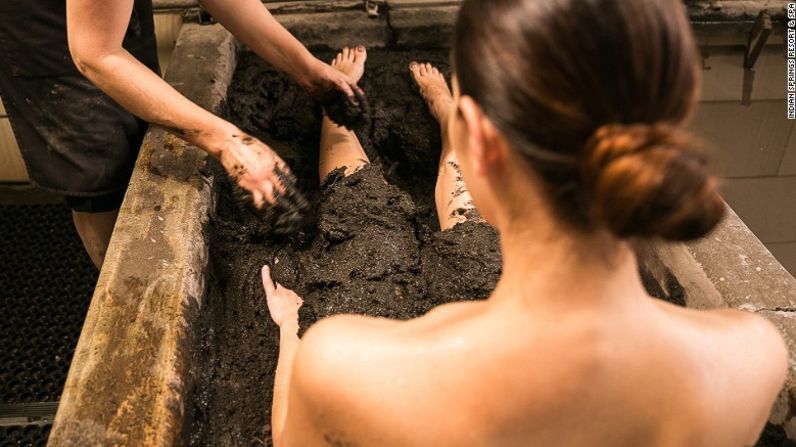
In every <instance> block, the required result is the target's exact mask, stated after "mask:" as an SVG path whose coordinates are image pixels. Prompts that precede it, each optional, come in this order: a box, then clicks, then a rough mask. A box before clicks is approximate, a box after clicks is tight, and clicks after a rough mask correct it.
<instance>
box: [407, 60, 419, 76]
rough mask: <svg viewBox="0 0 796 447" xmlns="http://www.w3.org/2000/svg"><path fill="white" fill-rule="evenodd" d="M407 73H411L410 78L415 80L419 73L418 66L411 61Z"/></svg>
mask: <svg viewBox="0 0 796 447" xmlns="http://www.w3.org/2000/svg"><path fill="white" fill-rule="evenodd" d="M409 71H410V72H411V73H412V76H413V77H414V78H415V79H417V76H418V75H419V71H420V64H418V63H417V62H414V61H413V62H412V63H410V64H409Z"/></svg>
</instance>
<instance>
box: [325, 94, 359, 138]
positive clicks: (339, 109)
mask: <svg viewBox="0 0 796 447" xmlns="http://www.w3.org/2000/svg"><path fill="white" fill-rule="evenodd" d="M321 105H322V106H323V109H324V110H325V111H326V114H327V115H329V119H330V120H332V121H334V122H335V123H337V125H339V126H343V127H345V128H346V129H348V130H360V129H362V128H364V127H365V126H366V125H367V124H368V123H369V122H370V104H369V103H368V97H367V96H365V93H364V92H361V91H359V90H356V89H354V98H349V97H348V96H346V95H345V94H344V93H343V92H341V91H339V90H332V91H329V92H326V93H325V94H324V95H323V96H322V97H321Z"/></svg>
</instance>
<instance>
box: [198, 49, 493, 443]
mask: <svg viewBox="0 0 796 447" xmlns="http://www.w3.org/2000/svg"><path fill="white" fill-rule="evenodd" d="M335 54H336V52H322V53H318V56H319V57H320V58H321V59H322V60H331V59H332V58H333V57H334V56H335ZM412 60H419V61H429V62H432V63H434V64H436V65H437V66H439V67H440V68H441V69H443V71H445V72H446V74H448V75H449V64H448V54H447V52H446V51H425V52H420V51H403V52H402V51H394V50H391V51H379V50H372V51H370V54H369V57H368V63H367V66H366V72H365V76H364V78H363V80H362V81H361V82H360V86H361V87H362V88H363V90H364V91H365V93H366V95H367V98H368V101H369V103H370V113H371V117H372V122H371V123H370V125H369V126H365V127H364V128H362V129H360V130H359V131H358V132H357V135H358V137H359V139H360V141H361V142H362V146H363V147H364V149H365V151H366V152H367V154H368V156H369V157H370V160H371V162H372V165H370V166H368V167H366V168H365V169H363V170H361V171H359V172H357V173H356V174H354V175H351V176H348V177H342V175H340V174H339V173H336V174H333V175H331V176H330V178H329V179H328V180H327V181H326V182H325V184H324V185H319V184H318V148H319V141H320V129H321V111H320V108H319V106H318V105H317V104H316V103H315V102H314V101H313V100H312V99H311V98H310V97H309V95H307V94H306V93H305V92H303V91H302V90H301V89H300V88H299V87H297V86H296V85H294V84H293V83H291V82H290V81H289V80H287V78H285V77H284V76H282V75H280V74H278V73H276V72H275V71H274V70H272V69H270V68H269V67H267V65H266V64H265V63H263V62H261V61H260V60H259V59H258V58H257V57H256V56H253V55H252V54H250V53H244V54H242V55H241V58H240V62H239V65H238V68H237V70H236V73H235V77H234V79H233V81H232V84H231V86H230V89H229V95H228V104H227V115H228V117H229V118H230V119H231V120H232V121H233V122H234V123H236V124H237V125H238V126H240V127H241V128H242V129H243V130H244V131H246V132H248V133H250V134H252V135H254V136H256V137H258V138H260V139H261V140H263V141H264V142H266V143H267V144H269V145H270V146H271V147H273V148H274V149H275V150H276V151H277V152H278V153H279V155H280V156H282V158H283V159H284V160H285V161H286V162H287V163H288V164H289V165H290V167H291V169H292V170H293V172H294V173H295V174H296V176H297V178H298V181H299V187H300V188H301V190H303V191H304V193H305V195H306V197H307V199H308V200H309V201H310V207H309V209H310V210H311V211H312V212H311V213H310V215H309V216H308V217H307V218H306V219H305V220H304V222H303V228H302V230H301V231H299V232H298V233H295V234H293V235H291V236H289V237H286V236H281V235H279V232H278V231H277V232H275V231H273V230H274V226H273V223H271V222H270V221H269V220H268V219H265V220H263V219H261V218H260V217H261V216H258V214H257V213H255V212H252V210H251V208H250V207H247V206H245V205H241V202H240V201H239V200H238V199H237V198H236V194H235V192H234V189H235V188H234V186H233V184H232V183H231V182H230V180H229V179H228V178H227V177H226V176H225V175H223V171H221V169H220V167H218V166H211V167H209V169H210V170H211V171H212V173H213V174H214V177H215V179H216V185H215V187H216V189H217V191H219V193H218V194H219V195H218V204H217V211H216V214H215V215H214V216H212V218H211V224H210V228H209V238H210V240H211V245H210V246H211V248H210V259H211V281H210V286H209V291H208V296H207V298H206V300H205V302H204V304H203V309H202V315H201V317H200V318H201V328H200V331H199V334H200V335H199V340H197V346H196V347H195V349H194V360H193V364H194V365H195V370H194V373H193V375H194V377H193V380H194V383H195V386H194V390H193V396H192V400H191V402H192V404H191V406H190V407H189V408H187V411H188V415H189V417H188V421H189V422H188V423H186V426H185V430H186V433H185V436H184V439H185V442H186V444H187V445H197V446H198V445H214V446H232V445H241V446H251V445H271V435H270V431H271V427H270V418H271V398H272V391H273V373H274V370H275V369H276V360H277V355H278V328H277V327H276V325H275V324H274V323H273V322H272V321H271V319H270V317H269V314H268V309H267V307H266V304H265V299H264V295H263V290H262V283H261V281H260V277H259V270H260V268H261V266H262V265H263V264H269V265H271V266H272V268H273V274H274V278H275V280H277V281H278V282H280V283H281V284H283V285H285V286H287V287H291V288H293V289H294V290H295V291H296V293H298V294H299V295H300V296H302V297H303V298H304V302H305V304H304V306H303V307H302V309H301V312H300V322H301V330H302V332H303V331H305V330H306V329H307V328H308V327H309V326H310V325H311V324H312V323H314V322H315V321H317V320H318V319H320V318H323V317H326V316H329V315H333V314H338V313H357V314H366V315H371V316H379V317H391V318H400V319H408V318H413V317H417V316H420V315H422V314H424V313H425V312H427V311H428V310H430V309H431V308H432V307H434V306H436V305H439V304H443V303H446V302H451V301H456V300H461V299H482V298H485V297H486V296H488V294H489V293H490V292H491V291H492V289H493V288H494V286H495V284H496V281H497V279H498V277H499V274H500V262H501V258H500V251H499V246H498V240H497V234H496V233H495V232H494V230H492V229H491V228H489V227H487V226H486V225H484V224H480V223H473V222H467V223H464V224H460V225H457V226H456V227H455V228H454V229H453V230H451V231H447V232H439V225H438V223H437V218H436V211H435V207H434V184H435V181H436V173H437V166H438V160H439V151H440V146H441V142H440V135H439V127H438V124H437V123H436V121H435V120H434V118H433V117H432V116H431V114H430V113H429V112H428V110H427V108H426V105H425V103H424V102H423V100H422V98H421V97H420V95H419V94H418V93H417V90H416V87H415V85H414V83H413V82H412V81H411V78H410V76H409V72H408V65H409V63H410V62H411V61H412ZM448 78H449V76H448ZM385 180H386V181H385Z"/></svg>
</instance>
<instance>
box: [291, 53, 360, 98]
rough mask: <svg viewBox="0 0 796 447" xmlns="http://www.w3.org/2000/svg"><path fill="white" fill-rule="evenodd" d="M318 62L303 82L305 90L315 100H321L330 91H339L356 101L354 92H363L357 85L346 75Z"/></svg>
mask: <svg viewBox="0 0 796 447" xmlns="http://www.w3.org/2000/svg"><path fill="white" fill-rule="evenodd" d="M316 61H317V62H316V63H315V64H314V65H313V67H312V68H311V69H310V72H309V73H307V75H306V77H305V78H304V80H303V82H301V84H302V86H303V87H304V89H305V90H307V93H309V94H310V96H312V97H313V98H315V99H318V100H320V99H321V97H323V95H324V94H326V93H328V92H329V91H333V90H337V91H340V92H342V93H343V94H344V95H345V96H346V97H348V98H351V99H354V98H355V96H354V91H355V90H359V91H360V92H361V91H362V90H361V89H360V88H359V87H358V86H357V83H356V82H354V81H353V80H352V79H351V78H350V77H349V76H348V75H346V74H345V73H343V72H341V71H340V70H337V69H335V68H334V67H332V66H331V65H329V64H326V63H324V62H322V61H320V60H317V59H316Z"/></svg>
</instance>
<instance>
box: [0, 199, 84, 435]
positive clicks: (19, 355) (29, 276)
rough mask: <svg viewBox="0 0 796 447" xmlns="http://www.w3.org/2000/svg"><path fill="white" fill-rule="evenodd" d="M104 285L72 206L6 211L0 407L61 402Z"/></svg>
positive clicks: (1, 227) (1, 209)
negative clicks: (91, 305)
mask: <svg viewBox="0 0 796 447" xmlns="http://www.w3.org/2000/svg"><path fill="white" fill-rule="evenodd" d="M96 281H97V272H96V270H95V268H94V266H93V265H92V264H91V261H90V260H89V258H88V256H87V255H86V253H85V251H84V250H83V245H82V243H81V242H80V239H79V237H78V236H77V233H76V232H75V229H74V226H73V224H72V218H71V214H70V211H69V209H68V208H67V207H66V206H64V205H19V206H0V404H21V403H34V402H56V401H58V400H59V399H60V396H61V391H62V389H63V385H64V381H65V380H66V374H67V371H68V369H69V363H70V362H71V360H72V354H73V353H74V350H75V346H76V345H77V340H78V337H79V336H80V330H81V328H82V327H83V320H84V319H85V316H86V311H87V310H88V305H89V303H90V302H91V296H92V294H93V292H94V286H95V284H96ZM0 429H2V430H3V431H2V432H0V433H3V434H7V431H8V430H10V429H9V428H8V427H5V428H2V427H0ZM19 430H22V432H20V433H27V432H26V431H25V430H28V431H31V430H32V431H31V433H33V432H36V430H37V429H36V428H29V427H28V428H25V429H24V430H23V429H19ZM48 430H49V429H48ZM14 433H17V431H14ZM15 436H16V435H15ZM25 436H27V435H25ZM5 438H6V436H4V435H0V442H5V441H4V439H5ZM25 439H27V438H25ZM44 439H46V435H45V438H44ZM25 442H27V441H25ZM2 445H3V446H4V445H6V444H2ZM14 445H16V444H14ZM20 445H27V444H20Z"/></svg>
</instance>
